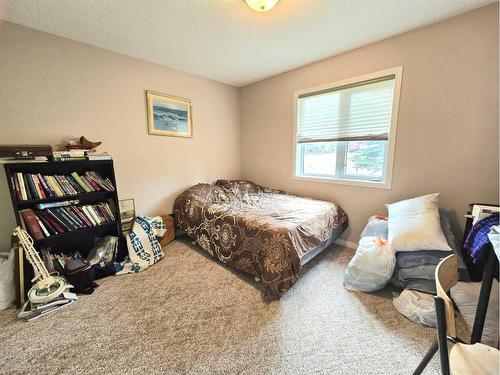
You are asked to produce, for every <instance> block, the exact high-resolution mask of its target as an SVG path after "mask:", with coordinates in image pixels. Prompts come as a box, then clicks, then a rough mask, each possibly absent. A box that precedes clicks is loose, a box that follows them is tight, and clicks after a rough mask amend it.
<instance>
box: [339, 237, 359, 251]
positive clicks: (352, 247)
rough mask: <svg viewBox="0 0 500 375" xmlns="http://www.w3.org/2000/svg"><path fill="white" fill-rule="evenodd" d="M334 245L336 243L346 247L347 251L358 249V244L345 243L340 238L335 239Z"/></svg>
mask: <svg viewBox="0 0 500 375" xmlns="http://www.w3.org/2000/svg"><path fill="white" fill-rule="evenodd" d="M334 243H336V244H337V245H341V246H345V247H348V248H349V249H354V250H356V249H357V248H358V244H357V243H356V242H351V241H346V240H342V239H340V238H339V239H336V240H335V241H334Z"/></svg>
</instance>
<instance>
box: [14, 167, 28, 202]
mask: <svg viewBox="0 0 500 375" xmlns="http://www.w3.org/2000/svg"><path fill="white" fill-rule="evenodd" d="M16 177H17V182H18V184H19V190H20V192H21V198H22V200H24V201H25V200H28V195H27V194H26V188H25V187H24V179H23V174H22V173H16Z"/></svg>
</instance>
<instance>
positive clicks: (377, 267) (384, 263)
mask: <svg viewBox="0 0 500 375" xmlns="http://www.w3.org/2000/svg"><path fill="white" fill-rule="evenodd" d="M395 265H396V257H395V255H394V252H393V251H392V249H391V247H390V246H389V244H388V243H387V241H386V240H383V239H381V238H380V237H373V236H367V237H363V238H361V240H360V241H359V246H358V249H357V250H356V254H355V255H354V257H353V258H352V259H351V261H350V262H349V264H348V265H347V269H346V271H345V274H344V285H345V287H346V288H347V289H349V290H359V291H361V292H374V291H376V290H380V289H382V288H384V287H385V285H386V284H387V282H388V281H389V279H390V278H391V276H392V273H393V271H394V267H395Z"/></svg>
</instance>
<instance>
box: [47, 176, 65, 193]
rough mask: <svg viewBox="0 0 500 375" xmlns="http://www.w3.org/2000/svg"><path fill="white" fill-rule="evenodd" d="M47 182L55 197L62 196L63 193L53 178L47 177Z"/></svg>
mask: <svg viewBox="0 0 500 375" xmlns="http://www.w3.org/2000/svg"><path fill="white" fill-rule="evenodd" d="M47 180H48V181H49V184H50V187H51V188H52V190H53V191H54V192H55V194H56V197H62V196H64V193H63V191H62V189H61V187H60V186H59V184H58V183H57V180H56V179H55V178H54V176H47Z"/></svg>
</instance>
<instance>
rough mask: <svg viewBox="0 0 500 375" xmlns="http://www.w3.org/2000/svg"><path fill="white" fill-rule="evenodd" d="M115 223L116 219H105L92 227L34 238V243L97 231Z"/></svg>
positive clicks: (46, 242)
mask: <svg viewBox="0 0 500 375" xmlns="http://www.w3.org/2000/svg"><path fill="white" fill-rule="evenodd" d="M116 224H117V221H116V220H113V221H107V222H105V223H102V224H99V225H94V226H93V227H88V228H81V229H75V230H70V231H69V232H64V233H61V234H55V235H52V236H48V237H44V238H42V239H39V240H36V241H35V244H42V243H45V244H49V243H51V242H54V241H61V240H64V239H65V238H67V237H71V236H78V235H82V234H85V233H86V232H93V231H98V230H101V229H104V228H107V227H109V226H114V225H116Z"/></svg>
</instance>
